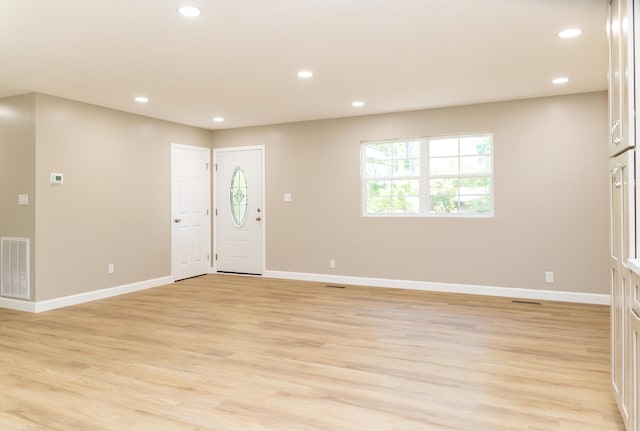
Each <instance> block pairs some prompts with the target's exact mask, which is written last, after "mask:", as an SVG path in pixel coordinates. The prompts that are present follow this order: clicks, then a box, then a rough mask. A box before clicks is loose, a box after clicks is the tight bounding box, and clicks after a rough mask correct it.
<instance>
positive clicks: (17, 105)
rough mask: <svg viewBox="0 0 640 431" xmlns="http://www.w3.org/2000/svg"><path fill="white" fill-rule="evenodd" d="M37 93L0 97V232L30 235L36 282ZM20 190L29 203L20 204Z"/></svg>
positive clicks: (32, 275)
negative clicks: (35, 116)
mask: <svg viewBox="0 0 640 431" xmlns="http://www.w3.org/2000/svg"><path fill="white" fill-rule="evenodd" d="M34 108H35V95H34V94H26V95H22V96H15V97H8V98H5V99H0V236H13V237H23V238H29V239H30V245H31V263H32V265H31V275H30V278H31V298H32V299H33V297H34V295H33V286H34V285H35V265H34V257H35V214H36V212H35V189H36V187H35V120H34V112H35V109H34ZM18 194H28V195H29V205H27V206H23V205H21V206H19V205H18Z"/></svg>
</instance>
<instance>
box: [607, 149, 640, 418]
mask: <svg viewBox="0 0 640 431" xmlns="http://www.w3.org/2000/svg"><path fill="white" fill-rule="evenodd" d="M634 167H635V152H634V151H626V152H624V153H622V154H620V155H618V156H616V157H614V158H612V159H609V174H610V175H609V177H610V183H609V185H610V191H609V196H610V209H611V216H610V222H611V226H610V232H611V235H610V245H609V250H610V257H609V269H610V271H611V380H612V386H613V391H614V394H615V397H616V401H617V402H618V406H619V407H620V411H621V413H622V416H623V419H624V421H625V423H628V422H629V415H630V410H631V406H632V399H633V397H632V393H631V390H630V385H629V371H628V369H629V363H630V358H629V354H630V352H629V346H628V344H629V338H630V335H629V317H630V310H631V307H630V305H629V304H630V298H631V295H630V293H631V291H632V286H633V283H634V281H636V278H637V281H638V285H640V276H639V275H637V274H636V275H634V280H631V276H632V271H631V270H630V269H629V267H628V264H627V262H628V259H629V258H635V257H636V251H635V250H636V244H635V199H634V192H635V187H634V179H635V169H634Z"/></svg>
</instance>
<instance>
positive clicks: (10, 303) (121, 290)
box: [0, 276, 173, 313]
mask: <svg viewBox="0 0 640 431" xmlns="http://www.w3.org/2000/svg"><path fill="white" fill-rule="evenodd" d="M170 283H173V277H171V276H167V277H160V278H154V279H151V280H145V281H140V282H137V283H131V284H124V285H122V286H115V287H108V288H106V289H100V290H94V291H91V292H84V293H78V294H76V295H69V296H63V297H61V298H54V299H47V300H45V301H36V302H31V301H20V300H16V299H9V298H0V307H2V308H9V309H11V310H18V311H28V312H31V313H40V312H42V311H49V310H55V309H56V308H62V307H68V306H70V305H76V304H83V303H85V302H91V301H96V300H98V299H105V298H111V297H112V296H118V295H123V294H125V293H132V292H137V291H139V290H145V289H150V288H152V287H157V286H162V285H165V284H170Z"/></svg>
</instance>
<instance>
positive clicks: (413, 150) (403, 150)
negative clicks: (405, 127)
mask: <svg viewBox="0 0 640 431" xmlns="http://www.w3.org/2000/svg"><path fill="white" fill-rule="evenodd" d="M417 157H420V141H408V142H395V143H394V144H393V158H394V159H411V158H417Z"/></svg>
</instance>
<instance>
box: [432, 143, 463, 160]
mask: <svg viewBox="0 0 640 431" xmlns="http://www.w3.org/2000/svg"><path fill="white" fill-rule="evenodd" d="M457 155H458V139H457V138H453V139H451V138H449V139H431V140H430V141H429V157H444V156H457Z"/></svg>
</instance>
